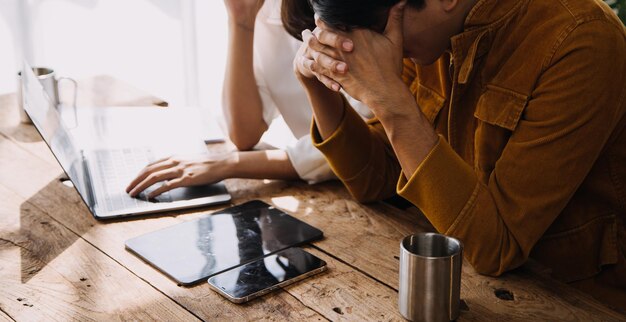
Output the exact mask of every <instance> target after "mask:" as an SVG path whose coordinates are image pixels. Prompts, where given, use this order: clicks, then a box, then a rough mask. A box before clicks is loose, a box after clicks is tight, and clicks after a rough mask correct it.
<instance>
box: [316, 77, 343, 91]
mask: <svg viewBox="0 0 626 322" xmlns="http://www.w3.org/2000/svg"><path fill="white" fill-rule="evenodd" d="M315 76H317V79H318V80H319V81H320V82H321V83H322V84H324V86H326V87H328V89H330V90H332V91H334V92H339V91H340V90H341V84H339V83H337V82H336V81H334V80H333V79H332V78H330V77H328V76H326V75H323V74H316V75H315Z"/></svg>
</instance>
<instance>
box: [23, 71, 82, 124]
mask: <svg viewBox="0 0 626 322" xmlns="http://www.w3.org/2000/svg"><path fill="white" fill-rule="evenodd" d="M33 72H34V73H35V76H37V79H38V80H39V82H40V83H41V85H42V86H43V89H44V90H45V91H46V94H48V97H49V98H50V102H51V103H52V105H54V107H56V108H58V107H59V104H60V103H61V102H60V100H59V82H61V81H64V80H67V81H70V82H71V83H72V84H73V86H74V101H73V102H72V106H73V107H74V109H76V95H77V94H78V93H77V90H78V84H77V83H76V81H75V80H73V79H71V78H69V77H56V73H55V72H54V70H53V69H51V68H46V67H33ZM17 78H18V82H17V84H18V88H17V105H18V107H19V111H20V121H21V122H22V123H32V121H31V120H30V118H29V117H28V114H26V112H25V111H24V105H23V104H24V102H23V101H22V72H21V71H20V72H18V73H17Z"/></svg>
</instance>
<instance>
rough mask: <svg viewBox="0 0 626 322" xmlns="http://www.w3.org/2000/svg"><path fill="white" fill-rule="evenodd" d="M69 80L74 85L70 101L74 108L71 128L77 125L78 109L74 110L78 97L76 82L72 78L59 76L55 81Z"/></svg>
mask: <svg viewBox="0 0 626 322" xmlns="http://www.w3.org/2000/svg"><path fill="white" fill-rule="evenodd" d="M64 80H67V81H70V82H71V83H72V84H73V85H74V101H73V102H72V108H73V109H74V126H73V127H71V128H75V127H78V111H77V110H76V98H77V97H78V83H77V82H76V80H74V79H73V78H70V77H59V78H58V80H57V82H59V83H60V82H61V81H64Z"/></svg>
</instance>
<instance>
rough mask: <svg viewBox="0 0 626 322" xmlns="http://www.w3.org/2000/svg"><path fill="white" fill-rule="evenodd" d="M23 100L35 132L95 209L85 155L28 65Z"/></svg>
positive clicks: (23, 72)
mask: <svg viewBox="0 0 626 322" xmlns="http://www.w3.org/2000/svg"><path fill="white" fill-rule="evenodd" d="M22 99H23V102H22V103H23V106H24V110H25V111H26V113H27V114H28V116H29V117H30V118H31V120H32V121H33V124H34V125H35V128H37V131H39V134H41V136H42V137H43V139H44V141H46V144H48V147H50V150H52V153H53V154H54V156H55V157H56V159H57V161H58V162H59V164H60V165H61V167H62V168H63V170H64V171H65V173H66V174H67V176H68V177H69V178H70V180H72V183H73V184H74V186H75V187H76V189H77V190H78V192H79V193H80V195H81V197H83V199H84V200H85V201H86V203H87V204H88V205H89V206H90V207H93V205H94V200H93V196H91V195H90V193H89V192H90V191H91V190H90V189H89V187H88V186H87V185H88V184H89V177H88V172H87V170H86V167H85V163H84V159H83V157H82V151H81V150H80V149H78V147H77V146H76V143H75V142H76V141H75V140H74V138H73V137H72V134H71V133H70V132H69V130H68V129H67V127H66V126H65V124H64V123H63V120H62V119H61V116H60V114H59V113H58V111H57V110H56V107H55V106H53V105H52V103H51V101H50V99H49V97H48V95H47V94H46V92H45V91H44V89H43V86H42V85H41V83H39V80H37V76H35V74H34V73H33V70H32V68H31V67H30V65H29V64H28V63H27V62H26V61H24V64H23V68H22Z"/></svg>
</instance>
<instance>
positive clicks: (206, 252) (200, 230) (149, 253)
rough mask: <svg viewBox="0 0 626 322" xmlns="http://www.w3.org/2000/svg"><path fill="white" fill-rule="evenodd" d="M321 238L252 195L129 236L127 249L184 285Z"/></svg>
mask: <svg viewBox="0 0 626 322" xmlns="http://www.w3.org/2000/svg"><path fill="white" fill-rule="evenodd" d="M322 237H323V233H322V231H321V230H319V229H317V228H315V227H313V226H311V225H309V224H307V223H305V222H303V221H300V220H298V219H296V218H294V217H292V216H290V215H288V214H286V213H285V212H283V211H281V210H279V209H276V208H274V207H272V206H270V205H268V204H266V203H264V202H262V201H260V200H254V201H250V202H247V203H244V204H241V205H239V206H234V207H231V208H226V209H224V210H221V211H218V212H216V213H213V214H212V215H207V216H205V217H202V218H199V219H196V220H192V221H189V222H184V223H180V224H177V225H174V226H171V227H168V228H165V229H161V230H157V231H155V232H151V233H147V234H145V235H141V236H139V237H135V238H133V239H129V240H127V241H126V249H128V250H130V251H131V252H133V253H135V254H136V255H137V256H139V257H141V258H142V259H143V260H145V261H146V262H148V263H149V264H151V265H153V266H154V267H156V268H157V269H159V270H160V271H161V272H163V273H165V274H166V275H168V276H169V277H171V278H172V279H174V280H175V281H176V282H177V283H179V284H181V285H189V284H194V283H196V282H200V281H205V280H207V278H209V277H211V276H213V275H215V274H217V273H220V272H223V271H225V270H228V269H231V268H233V267H237V266H239V265H243V264H246V263H249V262H251V261H254V260H256V259H259V258H262V257H264V256H267V255H270V254H274V253H276V252H278V251H281V250H284V249H286V248H289V247H292V246H297V245H301V244H304V243H307V242H310V241H314V240H317V239H321V238H322Z"/></svg>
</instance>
